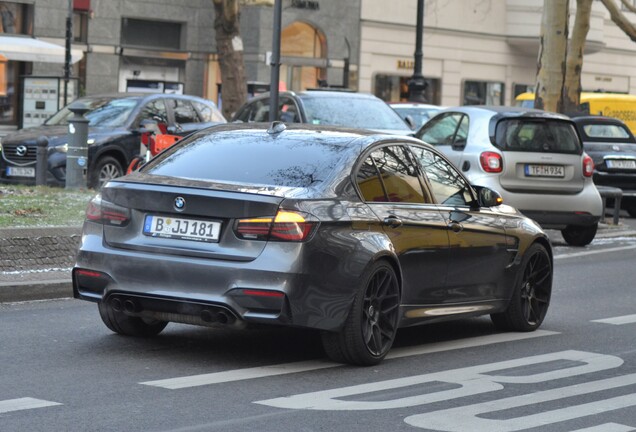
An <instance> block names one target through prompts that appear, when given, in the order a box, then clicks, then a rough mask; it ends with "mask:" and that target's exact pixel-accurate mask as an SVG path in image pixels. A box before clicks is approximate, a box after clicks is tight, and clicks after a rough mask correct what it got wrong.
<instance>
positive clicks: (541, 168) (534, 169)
mask: <svg viewBox="0 0 636 432" xmlns="http://www.w3.org/2000/svg"><path fill="white" fill-rule="evenodd" d="M525 171H526V176H527V177H565V168H564V167H563V165H532V164H527V165H526V170H525Z"/></svg>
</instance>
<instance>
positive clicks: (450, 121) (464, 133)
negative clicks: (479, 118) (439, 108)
mask: <svg viewBox="0 0 636 432" xmlns="http://www.w3.org/2000/svg"><path fill="white" fill-rule="evenodd" d="M467 137H468V116H466V115H465V114H462V113H448V114H446V115H443V116H440V117H438V118H435V119H433V120H432V121H429V122H428V123H427V124H426V125H425V126H424V127H423V128H422V131H421V132H420V134H419V136H418V138H419V139H421V140H422V141H424V142H427V143H429V144H431V145H434V146H439V145H453V144H455V143H456V144H465V143H466V138H467Z"/></svg>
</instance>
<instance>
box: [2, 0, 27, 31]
mask: <svg viewBox="0 0 636 432" xmlns="http://www.w3.org/2000/svg"><path fill="white" fill-rule="evenodd" d="M0 33H7V34H26V35H32V34H33V5H32V4H23V3H14V2H6V1H0Z"/></svg>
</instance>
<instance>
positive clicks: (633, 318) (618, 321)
mask: <svg viewBox="0 0 636 432" xmlns="http://www.w3.org/2000/svg"><path fill="white" fill-rule="evenodd" d="M592 322H597V323H602V324H613V325H623V324H634V323H636V314H635V315H624V316H619V317H614V318H604V319H598V320H592Z"/></svg>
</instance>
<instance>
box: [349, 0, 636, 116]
mask: <svg viewBox="0 0 636 432" xmlns="http://www.w3.org/2000/svg"><path fill="white" fill-rule="evenodd" d="M543 3H544V0H488V1H482V0H425V12H424V31H423V53H424V58H423V71H422V72H423V75H424V77H425V78H426V79H427V83H428V88H427V92H426V96H427V99H428V101H430V102H432V103H435V104H441V105H466V104H495V105H507V104H511V103H512V102H513V101H514V98H515V97H516V96H517V95H518V94H519V93H521V92H524V91H526V90H528V89H532V88H533V86H534V84H535V79H536V73H537V57H538V52H539V35H540V30H541V16H542V10H543ZM570 4H571V7H572V11H571V22H570V26H572V25H573V20H574V13H575V9H574V8H575V6H576V2H574V1H571V2H570ZM416 8H417V1H416V0H395V1H394V2H392V6H391V11H390V13H387V10H386V2H384V1H383V0H363V1H362V7H361V18H360V19H361V34H360V70H359V86H358V87H359V90H360V91H365V92H372V93H375V94H376V95H377V96H380V97H382V98H383V99H384V100H387V101H398V100H401V99H405V98H406V97H407V96H408V93H407V92H406V89H407V85H406V83H407V82H408V79H409V78H410V77H411V75H412V74H413V53H414V50H415V31H416V30H415V28H416V27H415V26H416V24H415V23H416ZM624 12H625V14H626V16H627V17H628V19H630V21H631V22H633V23H636V14H633V13H629V12H628V11H624ZM634 70H636V43H634V42H632V41H630V40H629V38H628V37H627V36H626V35H625V34H624V33H623V32H622V31H621V30H620V29H619V28H618V27H617V26H616V25H615V24H614V23H613V22H612V21H611V19H610V16H609V13H608V12H607V10H606V9H605V7H604V6H603V5H602V3H601V2H594V5H593V10H592V18H591V23H590V31H589V34H588V37H587V41H586V49H585V57H584V64H583V71H582V76H581V80H582V87H583V89H584V90H587V91H596V90H602V91H608V92H620V93H636V76H634V72H633V71H634Z"/></svg>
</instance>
